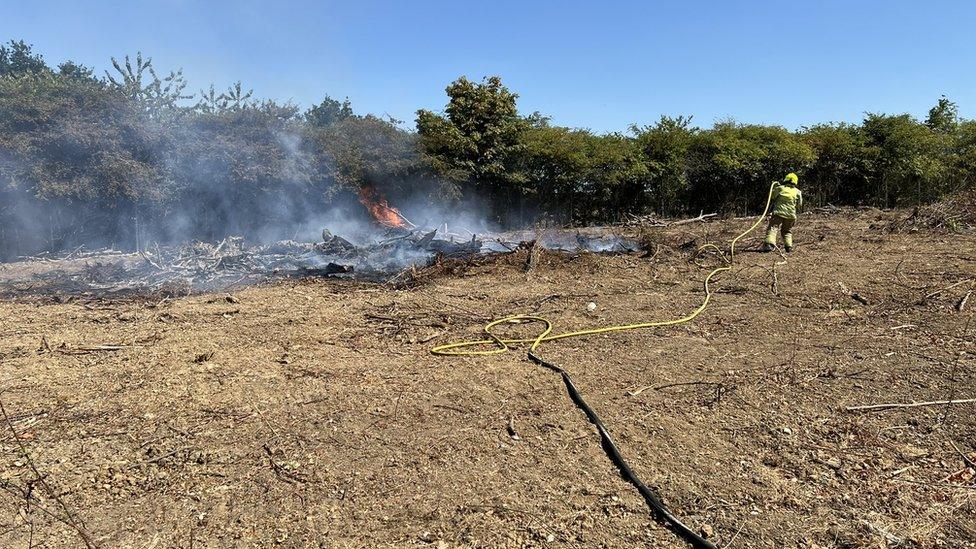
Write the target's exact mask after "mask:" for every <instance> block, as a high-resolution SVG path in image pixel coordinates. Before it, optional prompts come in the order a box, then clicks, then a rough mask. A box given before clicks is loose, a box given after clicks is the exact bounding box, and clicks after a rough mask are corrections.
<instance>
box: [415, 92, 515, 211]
mask: <svg viewBox="0 0 976 549" xmlns="http://www.w3.org/2000/svg"><path fill="white" fill-rule="evenodd" d="M446 91H447V95H448V97H449V98H450V99H449V102H448V104H447V107H446V108H445V111H444V112H445V115H444V116H442V115H438V114H435V113H432V112H430V111H425V110H421V111H418V112H417V131H418V133H419V135H420V145H421V150H422V151H423V152H424V155H425V158H427V159H428V161H429V162H430V164H431V165H432V166H433V167H434V168H435V169H436V170H437V171H438V172H439V173H440V174H441V175H442V176H443V177H446V178H448V179H451V180H452V181H454V182H456V183H458V184H459V185H461V187H462V192H463V191H465V190H468V189H470V190H474V191H476V192H480V193H482V194H483V195H485V196H486V197H488V198H489V199H491V201H492V202H493V203H495V204H499V203H500V201H501V200H502V199H503V198H504V199H507V200H513V199H516V200H521V199H522V198H523V197H524V195H525V194H526V192H527V189H526V188H525V187H524V184H525V182H526V178H525V177H524V174H522V173H520V172H519V171H518V169H517V166H518V163H519V159H518V155H519V152H520V151H521V144H520V138H521V135H522V133H523V131H524V130H525V128H526V123H525V121H524V120H523V119H522V118H520V117H519V115H518V109H517V107H516V100H517V98H518V96H517V95H516V94H514V93H512V92H510V91H509V90H508V88H506V87H505V86H503V85H502V82H501V79H500V78H498V77H497V76H492V77H488V78H485V79H484V80H483V81H482V82H481V83H475V82H471V81H470V80H468V79H467V78H464V77H461V78H459V79H457V80H455V81H454V82H453V83H451V85H449V86H448V87H447V90H446ZM501 213H502V212H501V211H496V214H501Z"/></svg>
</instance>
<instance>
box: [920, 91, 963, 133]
mask: <svg viewBox="0 0 976 549" xmlns="http://www.w3.org/2000/svg"><path fill="white" fill-rule="evenodd" d="M925 125H926V126H928V127H929V129H930V130H932V131H934V132H936V133H941V134H951V133H953V132H955V131H956V130H957V129H958V127H959V108H958V107H957V106H956V104H955V103H953V102H952V101H949V99H948V98H947V97H946V96H944V95H943V96H942V97H941V98H939V102H938V103H936V105H935V106H934V107H932V108H931V109H929V116H928V118H927V119H926V120H925Z"/></svg>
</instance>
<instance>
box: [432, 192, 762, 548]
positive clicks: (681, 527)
mask: <svg viewBox="0 0 976 549" xmlns="http://www.w3.org/2000/svg"><path fill="white" fill-rule="evenodd" d="M775 186H776V183H773V185H771V186H770V187H769V193H768V194H767V196H766V205H765V207H764V208H763V213H762V215H760V216H759V218H758V219H756V222H755V223H753V224H752V225H751V226H750V227H749V228H748V229H746V230H745V231H744V232H742V233H741V234H739V235H738V236H736V237H735V238H733V239H732V241H731V242H730V243H729V254H728V256H725V255H724V254H723V255H722V258H723V260H724V261H725V265H723V266H721V267H718V268H716V269H714V270H712V271H711V272H710V273H708V275H707V276H705V281H704V283H703V284H704V288H705V299H704V300H703V301H702V303H701V305H699V306H698V308H696V309H695V310H694V311H692V312H691V313H689V314H687V315H685V316H682V317H680V318H675V319H671V320H657V321H651V322H641V323H637V324H623V325H618V326H603V327H598V328H588V329H585V330H577V331H572V332H563V333H558V334H553V333H552V330H553V324H552V322H551V321H550V320H548V319H546V318H544V317H541V316H535V315H525V314H520V315H512V316H508V317H505V318H501V319H498V320H494V321H492V322H489V323H488V324H487V325H485V327H484V331H485V335H486V336H487V337H488V339H481V340H474V341H459V342H455V343H448V344H445V345H438V346H437V347H434V348H433V349H431V351H430V352H431V353H433V354H435V355H440V356H483V355H497V354H501V353H506V352H508V351H510V350H511V349H512V347H511V346H512V345H519V344H525V343H529V344H531V345H530V346H529V351H528V357H529V360H531V361H532V362H534V363H536V364H538V365H540V366H544V367H546V368H549V369H551V370H553V371H555V372H558V373H559V375H560V376H562V379H563V383H565V385H566V389H567V390H568V391H569V395H570V398H572V399H573V402H574V403H575V404H576V405H577V406H578V407H579V408H580V409H582V410H583V412H584V413H585V414H586V416H587V418H588V419H589V420H590V422H591V423H593V425H595V426H596V428H597V431H598V432H599V433H600V439H601V441H602V443H603V447H604V450H605V451H606V453H607V456H609V458H610V460H611V461H613V463H614V465H616V466H617V468H618V469H619V470H620V473H621V474H622V475H623V476H624V478H626V479H627V480H628V481H629V482H630V483H631V484H633V485H634V486H635V487H636V488H637V490H638V491H639V492H640V494H641V496H643V497H644V501H645V502H647V505H648V506H649V507H650V508H651V510H652V511H653V512H654V513H655V515H656V517H657V519H658V520H659V521H661V522H663V523H664V524H666V525H668V526H669V527H671V528H672V529H673V530H674V532H675V533H676V534H678V535H679V536H680V537H681V538H683V539H684V540H685V541H687V542H688V543H690V544H691V545H692V546H693V547H695V548H701V549H715V545H714V544H712V543H711V542H709V541H708V540H706V539H705V538H703V537H701V536H700V535H699V534H698V533H697V532H695V531H694V530H692V529H691V528H689V527H688V526H686V525H685V524H684V523H682V522H681V520H680V519H678V517H676V516H675V515H673V514H672V513H671V512H670V511H669V510H668V508H667V506H665V505H664V502H662V501H661V498H660V497H659V496H658V495H657V494H655V493H654V491H652V490H651V489H650V488H648V487H647V485H645V484H644V483H643V481H641V480H640V478H639V477H638V476H637V475H636V474H635V473H634V471H633V470H632V469H631V468H630V466H629V465H628V464H627V461H626V460H625V459H624V458H623V456H622V455H621V454H620V450H619V449H618V448H617V445H616V443H615V442H614V441H613V437H611V436H610V431H609V430H608V429H607V428H606V426H605V425H604V424H603V421H602V420H601V419H600V416H599V415H597V413H596V412H595V411H594V410H593V408H591V407H590V406H589V404H587V403H586V401H585V400H584V399H583V396H582V395H581V394H580V392H579V390H578V389H577V388H576V385H575V384H574V383H573V379H572V377H570V375H569V373H568V372H566V370H564V369H563V368H561V367H560V366H557V365H555V364H553V363H551V362H548V361H546V360H545V359H543V358H541V357H539V355H537V354H536V350H538V348H539V346H540V345H542V344H543V343H545V342H548V341H557V340H560V339H568V338H571V337H583V336H588V335H595V334H606V333H610V332H622V331H625V330H637V329H641V328H657V327H662V326H676V325H679V324H684V323H686V322H691V321H692V320H694V319H695V318H696V317H698V315H700V314H701V313H702V311H704V310H705V309H707V308H708V305H709V303H710V302H711V299H712V288H711V283H712V279H713V278H714V277H715V276H716V275H718V274H719V273H722V272H725V271H730V270H732V266H733V262H734V261H735V245H736V243H738V242H739V240H741V239H742V238H745V237H746V236H747V235H748V234H750V233H751V232H752V231H754V230H756V227H758V226H759V225H760V224H761V223H762V222H763V219H764V218H765V217H766V214H767V213H768V212H769V206H770V204H771V203H772V199H773V188H774V187H775ZM709 248H714V249H715V250H717V251H719V252H720V253H721V252H722V250H721V249H720V248H719V247H718V246H716V245H714V244H706V245H704V246H702V247H701V248H699V249H698V252H699V253H701V252H702V251H703V250H705V249H709ZM528 322H538V323H541V324H542V325H543V329H542V331H541V332H540V333H539V335H537V336H535V337H529V338H502V337H499V336H497V335H495V334H494V333H493V332H492V331H491V330H492V328H494V327H495V326H499V325H501V324H523V323H528ZM488 345H490V346H492V347H493V348H491V349H479V348H478V347H484V346H488Z"/></svg>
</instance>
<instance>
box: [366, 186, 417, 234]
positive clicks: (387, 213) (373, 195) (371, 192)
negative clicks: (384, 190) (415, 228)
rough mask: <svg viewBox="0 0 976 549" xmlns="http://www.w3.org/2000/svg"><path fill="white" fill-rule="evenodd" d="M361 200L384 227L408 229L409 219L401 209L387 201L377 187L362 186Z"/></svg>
mask: <svg viewBox="0 0 976 549" xmlns="http://www.w3.org/2000/svg"><path fill="white" fill-rule="evenodd" d="M359 201H360V202H362V204H363V206H366V209H367V210H369V213H370V214H371V215H372V216H373V218H374V219H376V221H377V222H378V223H379V224H380V225H383V226H384V227H394V228H401V229H406V228H408V227H407V220H406V219H404V217H403V214H401V213H400V211H399V210H397V209H396V208H394V207H392V206H390V205H389V204H387V203H386V199H385V198H383V197H382V196H381V195H380V194H379V193H378V192H376V189H374V188H372V187H362V188H361V189H359Z"/></svg>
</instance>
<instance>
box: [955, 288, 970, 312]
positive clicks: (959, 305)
mask: <svg viewBox="0 0 976 549" xmlns="http://www.w3.org/2000/svg"><path fill="white" fill-rule="evenodd" d="M971 295H973V289H972V288H970V289H969V291H968V292H966V295H964V296H962V299H960V300H959V303H956V311H958V312H960V313H961V312H962V310H963V309H965V308H966V303H968V302H969V296H971Z"/></svg>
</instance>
